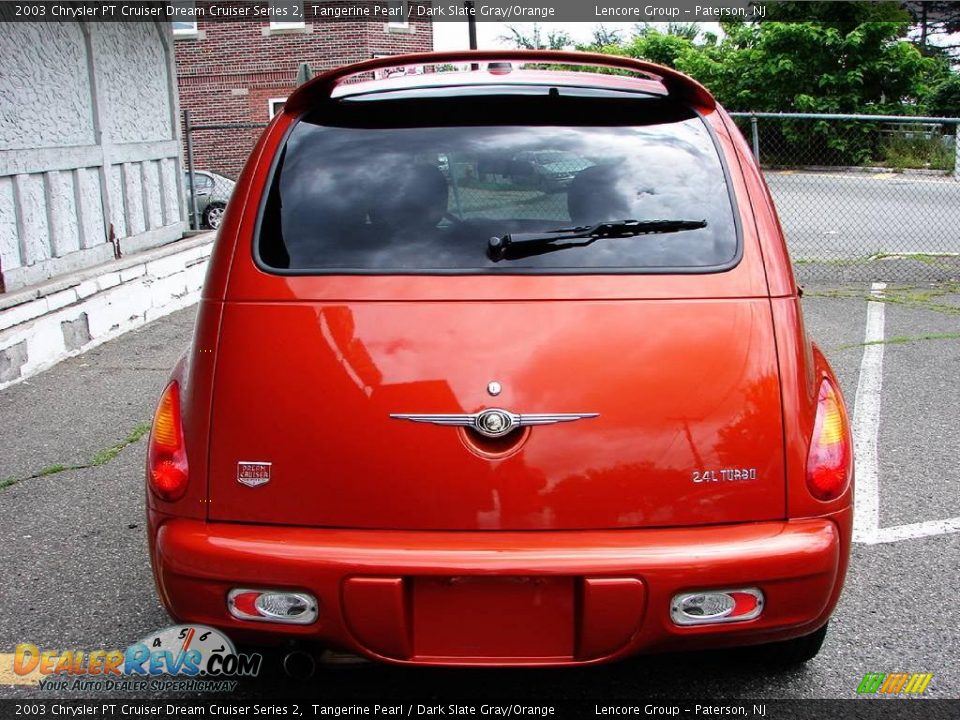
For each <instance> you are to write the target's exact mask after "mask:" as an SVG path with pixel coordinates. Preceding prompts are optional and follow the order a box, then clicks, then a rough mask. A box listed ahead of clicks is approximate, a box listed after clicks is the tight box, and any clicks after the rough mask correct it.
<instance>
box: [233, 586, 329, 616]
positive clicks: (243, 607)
mask: <svg viewBox="0 0 960 720" xmlns="http://www.w3.org/2000/svg"><path fill="white" fill-rule="evenodd" d="M227 609H228V610H229V611H230V614H231V615H233V616H234V617H235V618H237V619H238V620H253V621H257V622H277V623H288V624H292V625H309V624H310V623H312V622H314V621H315V620H316V619H317V614H318V613H317V599H316V598H315V597H313V595H311V594H310V593H305V592H290V591H288V590H250V589H248V588H236V589H234V590H231V591H230V592H229V593H228V595H227Z"/></svg>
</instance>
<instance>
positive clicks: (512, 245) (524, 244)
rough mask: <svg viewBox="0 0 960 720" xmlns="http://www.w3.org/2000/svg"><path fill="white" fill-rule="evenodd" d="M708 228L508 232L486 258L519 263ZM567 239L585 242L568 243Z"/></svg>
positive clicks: (648, 225) (653, 223)
mask: <svg viewBox="0 0 960 720" xmlns="http://www.w3.org/2000/svg"><path fill="white" fill-rule="evenodd" d="M706 226H707V221H706V220H615V221H610V222H602V223H597V224H596V225H581V226H580V227H568V228H557V229H556V230H547V231H545V232H541V233H507V234H506V235H502V236H500V237H497V236H496V235H494V236H493V237H492V238H490V240H489V242H488V243H487V255H488V256H489V258H490V259H491V260H493V261H494V262H500V261H501V260H520V259H522V258H527V257H532V256H534V255H543V254H544V253H548V252H553V251H555V250H564V249H566V248H571V247H585V246H587V245H590V244H591V243H594V242H596V241H597V240H601V239H607V238H629V237H636V236H637V235H651V234H660V233H672V232H682V231H684V230H699V229H700V228H705V227H706ZM567 240H584V242H566V241H567Z"/></svg>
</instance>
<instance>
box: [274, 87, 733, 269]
mask: <svg viewBox="0 0 960 720" xmlns="http://www.w3.org/2000/svg"><path fill="white" fill-rule="evenodd" d="M624 220H636V221H654V220H655V221H672V220H686V221H694V222H693V223H690V224H688V225H687V226H686V229H680V230H677V229H671V230H669V231H666V232H663V231H662V229H661V231H658V232H655V233H652V232H651V233H646V234H642V235H635V236H627V237H603V238H599V239H596V240H593V241H590V242H588V240H590V238H585V239H584V238H580V239H569V238H566V236H567V235H569V234H570V233H571V232H577V231H575V230H572V229H573V228H579V229H581V230H580V232H582V228H589V227H592V226H595V225H596V224H598V223H612V222H620V221H624ZM693 226H696V227H693ZM556 231H561V232H556ZM544 233H546V234H549V235H550V237H551V238H553V239H554V241H553V242H550V243H543V242H539V241H538V242H537V243H536V247H535V249H529V250H527V251H526V252H524V253H521V254H520V255H522V256H521V257H511V258H508V259H503V258H500V259H499V260H495V259H494V257H493V255H492V253H491V252H490V250H489V245H490V241H491V238H493V237H497V238H502V237H504V236H505V235H511V236H512V237H516V238H521V237H525V238H527V239H529V237H530V234H544ZM256 242H257V246H256V249H257V253H258V256H259V260H260V262H261V264H263V265H265V266H266V267H267V268H270V269H274V270H278V271H292V272H297V273H324V272H331V273H348V272H365V273H384V274H390V273H430V272H439V273H443V272H452V273H467V272H487V273H501V272H506V273H509V272H538V271H541V272H668V271H680V272H697V271H699V272H708V271H715V270H721V269H725V268H727V267H730V266H731V265H732V264H733V263H734V262H735V261H736V259H737V257H738V251H739V244H738V243H739V240H738V232H737V225H736V222H735V220H734V214H733V212H732V198H731V194H730V192H729V189H728V186H727V180H726V173H725V169H724V166H723V164H722V162H721V159H720V157H719V154H718V151H717V147H716V145H715V143H714V139H713V137H712V135H711V134H710V132H709V131H708V129H707V127H706V125H705V124H704V122H703V120H702V119H701V118H700V117H699V116H698V115H696V114H695V113H694V112H693V111H692V110H690V109H689V108H685V107H683V106H680V105H678V104H676V103H673V102H671V101H669V100H668V99H663V98H657V97H652V96H644V95H628V94H626V93H620V94H616V95H611V96H600V97H598V96H596V94H595V93H582V94H578V93H577V92H576V91H573V90H570V89H559V90H558V89H557V88H541V89H528V90H527V91H526V94H524V95H516V94H512V95H509V96H507V95H504V96H497V95H487V96H478V95H470V94H467V95H464V96H461V97H455V98H451V97H442V96H438V97H428V96H418V97H411V96H410V95H409V93H408V94H405V95H401V96H400V97H398V98H395V99H390V94H389V93H386V94H377V95H369V96H362V95H361V96H357V97H354V98H350V99H341V100H337V101H333V102H331V103H330V104H329V105H327V106H325V107H324V108H323V109H322V110H318V111H315V112H313V113H312V114H308V115H307V116H305V117H304V118H302V119H301V120H300V121H299V122H298V123H297V124H296V126H295V127H294V128H293V130H292V131H291V133H290V135H289V137H288V138H287V141H286V144H285V146H284V148H283V150H282V152H281V155H280V157H279V158H278V161H277V164H276V168H275V170H274V173H273V177H272V180H271V187H270V192H269V194H268V197H267V200H266V203H265V205H264V207H263V210H262V216H261V220H260V226H259V231H258V234H257V241H256ZM528 247H529V246H528Z"/></svg>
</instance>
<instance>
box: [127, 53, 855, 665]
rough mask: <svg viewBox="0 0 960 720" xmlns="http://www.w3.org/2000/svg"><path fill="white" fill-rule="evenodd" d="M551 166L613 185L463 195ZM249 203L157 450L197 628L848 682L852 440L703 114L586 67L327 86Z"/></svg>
mask: <svg viewBox="0 0 960 720" xmlns="http://www.w3.org/2000/svg"><path fill="white" fill-rule="evenodd" d="M508 60H509V61H513V63H514V64H513V65H512V69H511V71H510V72H507V73H503V72H499V73H497V74H491V73H489V72H487V71H484V70H473V71H465V72H437V73H431V74H425V75H416V76H399V77H394V78H389V79H385V80H363V79H362V78H360V76H362V75H364V74H367V75H369V74H370V73H371V72H372V71H376V70H377V69H382V68H385V67H387V66H396V65H403V64H413V65H415V64H424V63H428V64H436V65H441V64H445V63H458V62H459V63H471V64H472V63H476V65H479V66H481V67H482V63H483V62H486V61H508ZM525 62H527V63H530V62H535V63H537V64H539V67H543V66H544V65H546V66H557V65H562V66H581V65H589V66H602V67H606V68H613V69H618V70H624V71H628V72H629V73H630V74H624V73H620V74H600V73H592V72H591V73H587V72H578V71H576V70H564V71H557V70H546V69H533V68H531V69H523V68H522V67H521V65H522V64H523V63H525ZM476 65H475V66H476ZM347 80H349V82H346V81H347ZM354 81H356V82H354ZM585 118H588V119H589V120H585ZM547 150H549V151H555V152H557V153H572V154H574V155H576V156H578V157H581V158H590V160H591V163H592V164H591V165H590V166H589V167H585V168H583V169H582V170H580V171H578V172H577V174H576V175H575V176H574V178H573V179H572V180H571V181H570V183H569V184H568V185H567V186H566V187H565V188H564V192H562V193H557V194H555V195H550V196H546V195H542V194H540V195H536V194H531V193H530V192H529V191H525V192H519V191H518V192H516V193H514V192H513V191H512V190H511V189H510V188H509V187H507V188H506V189H503V188H501V187H500V186H490V187H488V186H486V185H477V186H476V187H475V188H472V189H471V188H467V187H461V186H459V185H456V184H455V181H456V179H455V178H453V177H449V178H448V177H447V176H446V175H445V174H444V173H443V172H442V171H441V169H440V168H439V167H438V164H437V161H436V158H437V157H439V156H441V155H443V156H446V157H447V158H451V157H456V158H457V163H463V165H464V166H465V167H467V166H471V165H477V164H478V163H479V159H478V158H479V157H480V156H481V154H483V153H490V152H492V151H496V152H497V153H499V155H500V156H502V157H507V158H510V157H518V156H520V155H521V154H522V153H525V152H543V151H547ZM448 175H449V173H448ZM237 190H238V197H243V198H245V200H244V202H243V203H235V204H231V205H230V206H229V207H228V209H227V211H226V214H225V216H224V218H223V223H222V225H221V227H220V232H219V234H218V237H217V240H216V243H215V246H214V250H213V254H212V257H211V261H210V269H209V274H208V277H207V281H206V284H205V286H204V290H203V297H202V300H201V302H200V307H199V317H198V320H197V325H196V335H195V337H194V341H193V344H192V345H191V349H190V350H189V351H188V352H187V354H185V355H184V357H183V358H182V359H181V360H180V362H179V363H178V364H177V366H176V368H175V369H174V371H173V374H172V377H171V380H170V382H169V384H168V385H167V386H166V388H165V389H164V391H163V393H162V396H161V399H160V403H159V407H158V409H157V413H156V417H155V420H154V423H153V429H152V431H151V435H150V441H149V457H148V466H147V472H146V486H147V508H148V509H147V513H148V521H149V533H148V536H149V538H150V549H151V559H152V563H153V568H154V574H155V578H156V582H157V587H158V591H159V595H160V597H161V599H162V601H163V603H164V604H165V605H166V607H167V608H168V610H169V611H170V614H171V615H172V616H173V617H175V618H176V619H177V620H179V621H182V622H198V623H204V624H206V625H211V626H214V627H216V628H219V629H222V630H223V631H224V632H227V633H229V635H231V636H233V637H235V638H237V639H239V640H240V641H246V642H255V643H264V644H269V643H281V642H282V643H285V644H286V646H287V647H290V646H291V645H292V646H294V647H300V648H306V649H311V648H315V647H327V648H335V649H339V650H340V651H346V652H351V653H356V654H359V655H363V656H366V657H368V658H373V659H377V660H381V661H385V662H391V663H399V664H424V665H489V664H494V665H577V664H588V663H596V662H602V661H609V660H615V659H619V658H624V657H627V656H630V655H634V654H638V653H653V652H662V651H678V650H690V649H694V648H708V647H710V648H712V647H725V646H743V645H756V646H758V648H759V649H758V652H761V653H764V654H766V655H768V656H769V657H770V658H771V659H773V660H775V661H777V662H802V661H805V660H808V659H810V658H812V657H813V656H815V655H816V654H817V652H818V650H819V648H820V646H821V643H822V642H823V639H824V636H825V633H826V628H827V622H828V620H829V618H830V615H831V613H832V612H833V609H834V607H835V606H836V603H837V600H838V598H839V596H840V592H841V588H842V586H843V581H844V577H845V573H846V569H847V561H848V556H849V552H850V540H851V523H852V503H851V500H852V494H853V462H852V450H851V438H850V429H849V425H848V422H847V415H846V410H845V406H844V402H843V398H842V396H841V392H840V387H839V385H838V383H837V380H836V378H835V376H834V374H833V372H832V371H831V369H830V366H829V365H828V363H827V361H826V359H825V358H824V356H823V354H822V353H821V351H820V350H819V349H818V348H817V346H816V345H815V344H813V343H812V342H811V341H810V339H809V338H808V337H807V335H806V333H805V330H804V325H803V320H802V312H801V306H800V298H799V290H798V287H797V285H796V283H795V281H794V276H793V273H792V269H791V265H790V261H789V258H788V255H787V249H786V245H785V242H784V237H783V234H782V232H781V229H780V225H779V223H778V220H777V214H776V210H775V208H774V206H773V204H772V201H771V198H770V194H769V193H768V192H767V188H766V186H765V184H764V180H763V177H762V176H761V174H760V171H759V169H758V166H757V163H756V161H755V160H754V158H753V156H752V155H751V152H750V149H749V147H748V145H747V144H746V143H745V141H744V139H743V137H742V136H741V135H740V133H739V132H738V130H737V128H736V126H735V125H734V123H733V122H732V121H731V119H730V117H729V115H728V114H727V113H726V112H725V111H724V110H723V108H722V107H720V106H719V105H718V104H717V103H716V101H715V100H714V99H713V97H712V96H711V95H710V94H709V93H708V92H707V91H706V90H705V89H704V88H703V87H702V86H700V85H699V84H697V83H696V82H695V81H693V80H691V79H690V78H688V77H686V76H684V75H682V74H680V73H678V72H676V71H674V70H671V69H668V68H665V67H660V66H657V65H654V64H651V63H647V62H643V61H639V60H635V59H632V58H626V57H615V56H606V55H592V54H580V53H571V52H551V51H532V52H528V53H525V52H521V51H483V52H476V53H471V52H467V51H462V52H447V53H434V54H424V55H415V56H409V57H399V58H398V57H390V58H387V59H376V60H371V61H366V62H363V63H359V64H356V65H352V66H348V67H343V68H339V69H336V70H332V71H330V72H327V73H326V74H323V75H321V76H319V77H317V78H316V79H314V80H313V81H311V82H309V83H307V84H305V85H302V86H301V87H299V88H298V89H297V90H296V91H295V92H294V93H293V94H292V95H291V96H290V97H289V99H288V100H287V102H286V104H285V105H284V108H283V111H282V112H281V113H279V114H278V115H277V116H276V117H275V118H274V119H273V121H272V122H271V124H270V126H269V127H268V128H267V129H266V130H265V132H264V134H263V136H262V137H261V139H260V141H259V143H258V145H257V147H256V149H255V150H254V152H253V154H252V156H251V159H250V161H249V162H248V164H247V166H246V168H245V170H244V171H243V174H242V175H241V177H240V179H239V182H238V188H237ZM468 191H469V192H472V193H474V195H475V196H472V195H469V192H468ZM531 203H532V204H534V205H536V206H537V212H536V213H529V212H527V210H528V209H529V207H530V204H531Z"/></svg>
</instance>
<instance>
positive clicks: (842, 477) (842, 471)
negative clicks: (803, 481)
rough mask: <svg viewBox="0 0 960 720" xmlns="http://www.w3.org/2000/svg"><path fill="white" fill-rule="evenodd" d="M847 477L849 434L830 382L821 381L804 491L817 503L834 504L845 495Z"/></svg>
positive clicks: (848, 478) (841, 409) (847, 482)
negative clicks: (818, 501)
mask: <svg viewBox="0 0 960 720" xmlns="http://www.w3.org/2000/svg"><path fill="white" fill-rule="evenodd" d="M849 475H850V430H849V428H848V427H847V419H846V415H845V413H844V409H843V405H842V404H841V402H840V398H839V397H838V396H837V393H836V391H835V390H834V389H833V386H832V385H831V384H830V382H829V381H828V380H824V381H823V383H821V385H820V394H819V396H818V398H817V419H816V421H815V422H814V425H813V438H812V440H811V442H810V454H809V455H808V456H807V487H808V488H809V489H810V494H811V495H813V496H814V497H815V498H817V500H833V499H835V498H838V497H840V496H841V495H843V493H844V491H846V489H847V485H848V484H849V482H850V477H849Z"/></svg>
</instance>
